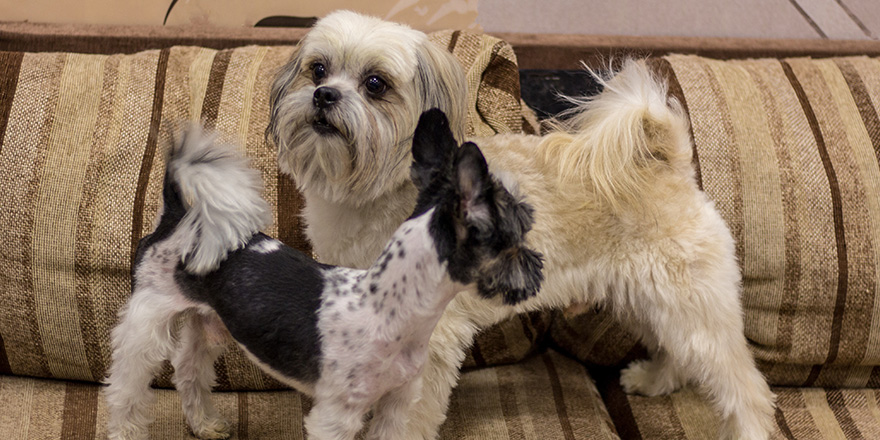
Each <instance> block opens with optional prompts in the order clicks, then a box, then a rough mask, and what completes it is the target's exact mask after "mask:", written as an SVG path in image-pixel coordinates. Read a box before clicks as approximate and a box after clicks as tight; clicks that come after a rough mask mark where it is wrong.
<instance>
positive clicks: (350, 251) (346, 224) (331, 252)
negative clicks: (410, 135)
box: [303, 179, 418, 269]
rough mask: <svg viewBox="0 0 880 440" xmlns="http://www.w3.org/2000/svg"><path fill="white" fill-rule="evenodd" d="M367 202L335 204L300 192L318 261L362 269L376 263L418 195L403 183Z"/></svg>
mask: <svg viewBox="0 0 880 440" xmlns="http://www.w3.org/2000/svg"><path fill="white" fill-rule="evenodd" d="M390 188H391V189H389V190H388V191H387V192H385V193H384V194H383V195H382V196H380V197H379V198H377V199H374V200H369V201H363V200H358V201H356V202H355V201H351V203H344V202H343V203H337V202H331V201H328V200H327V199H326V198H324V197H323V196H321V195H320V194H319V193H318V192H312V191H308V190H307V191H304V192H303V196H304V198H305V202H306V203H305V208H304V209H303V217H304V218H305V220H306V224H307V226H306V228H307V233H308V235H309V237H310V238H311V239H312V243H313V244H314V250H315V253H316V255H317V257H318V260H319V261H321V262H323V263H326V264H332V265H338V266H346V267H355V268H361V269H365V268H367V267H370V265H371V264H372V263H373V262H374V261H375V260H376V258H377V257H378V256H379V254H380V252H381V251H382V249H383V246H385V244H386V243H387V240H386V237H390V236H391V235H392V234H393V233H394V231H395V230H397V228H398V227H399V226H400V225H401V224H402V223H403V222H404V221H405V220H406V217H407V216H408V215H409V214H410V213H411V212H412V207H413V206H415V204H416V197H417V195H418V191H417V190H416V188H415V186H414V185H413V184H412V182H411V181H410V180H409V179H407V180H405V181H403V182H399V183H397V184H396V185H390Z"/></svg>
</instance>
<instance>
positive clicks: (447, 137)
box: [412, 108, 458, 189]
mask: <svg viewBox="0 0 880 440" xmlns="http://www.w3.org/2000/svg"><path fill="white" fill-rule="evenodd" d="M457 147H458V144H457V143H456V141H455V138H454V137H453V135H452V131H451V130H450V128H449V120H448V119H446V115H445V114H444V113H443V112H442V111H440V110H439V109H436V108H435V109H431V110H428V111H426V112H424V113H422V116H421V117H420V118H419V123H418V125H416V131H415V133H414V134H413V144H412V155H413V166H412V180H413V183H415V185H416V188H419V189H422V188H424V187H426V186H427V185H428V184H429V183H430V182H431V180H432V179H433V177H434V175H435V173H445V172H449V170H451V168H452V161H453V157H454V156H455V150H456V148H457Z"/></svg>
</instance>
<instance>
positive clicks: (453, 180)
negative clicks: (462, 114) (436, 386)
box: [106, 110, 543, 439]
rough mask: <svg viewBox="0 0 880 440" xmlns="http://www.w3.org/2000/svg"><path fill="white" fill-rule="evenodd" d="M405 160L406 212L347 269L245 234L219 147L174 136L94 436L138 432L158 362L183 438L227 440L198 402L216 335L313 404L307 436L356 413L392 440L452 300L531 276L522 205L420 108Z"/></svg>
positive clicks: (534, 283) (229, 163)
mask: <svg viewBox="0 0 880 440" xmlns="http://www.w3.org/2000/svg"><path fill="white" fill-rule="evenodd" d="M412 149H413V151H412V153H413V165H412V178H413V181H414V182H415V184H416V186H417V188H418V189H419V197H418V203H417V206H416V208H415V210H414V212H413V214H412V216H411V217H410V218H409V220H407V221H406V222H405V223H403V224H402V225H401V226H400V228H399V229H398V230H397V232H396V233H395V234H394V236H393V237H392V239H391V240H390V242H389V243H388V245H387V246H386V248H385V250H384V252H383V253H382V254H381V256H380V257H379V258H378V260H377V261H376V262H375V263H374V264H373V265H372V267H370V268H369V269H367V270H356V269H348V268H342V267H334V266H327V265H323V264H320V263H317V262H315V261H313V260H312V259H310V258H308V257H307V256H305V255H303V254H301V253H300V252H298V251H296V250H294V249H291V248H289V247H287V246H285V245H283V244H281V243H280V242H279V241H277V240H275V239H273V238H270V237H268V236H266V235H264V234H262V233H259V232H257V231H258V230H259V229H260V227H261V226H263V225H264V224H265V223H267V219H268V217H269V215H270V214H269V213H270V211H269V209H268V206H267V204H266V203H265V201H263V199H262V198H261V197H260V190H261V185H260V178H259V175H258V174H257V173H256V171H254V170H251V169H249V168H248V167H247V164H246V161H245V160H244V159H243V158H242V157H241V156H240V155H239V154H238V153H237V152H236V150H235V148H234V147H230V146H226V145H218V144H216V143H215V142H214V139H213V138H212V137H210V136H205V135H204V134H203V133H201V132H199V131H197V130H196V131H190V132H188V133H185V134H184V135H183V137H182V138H181V139H180V142H178V143H177V144H176V145H175V146H174V147H173V149H172V152H171V156H170V157H169V161H168V168H167V171H166V175H165V184H164V190H163V197H164V207H163V212H162V214H161V216H160V220H159V223H158V226H157V227H156V229H155V231H154V232H153V233H152V234H150V235H148V236H147V237H145V238H144V239H143V240H142V241H141V242H140V246H139V247H138V250H137V255H136V260H135V266H134V270H133V272H134V273H133V276H134V281H133V293H132V296H131V299H130V300H129V302H128V304H127V305H126V306H125V307H124V308H123V309H122V310H121V311H120V322H119V324H118V326H117V327H116V328H115V329H114V330H113V333H112V345H113V363H112V366H111V368H110V374H109V378H108V380H107V382H108V383H109V386H108V387H107V390H106V398H107V403H108V406H109V410H110V422H109V423H110V426H109V434H110V435H109V436H110V438H111V439H141V438H147V437H148V425H149V423H150V417H149V414H150V406H151V404H152V402H153V400H154V396H153V393H152V392H151V390H150V381H151V380H152V378H153V377H154V376H155V375H156V373H157V370H158V368H159V367H160V366H161V363H162V362H163V361H164V360H165V359H170V360H171V362H172V365H173V366H174V370H175V371H174V384H175V386H176V387H177V390H178V391H179V392H180V395H181V400H182V402H183V412H184V414H185V415H186V419H187V422H188V423H189V426H190V427H191V428H192V431H193V433H195V435H197V436H198V437H201V438H226V437H228V436H229V425H228V424H227V423H226V422H224V421H223V420H222V419H221V418H220V417H219V415H218V413H217V411H216V410H215V408H214V406H213V405H212V403H211V399H210V392H211V387H212V386H213V382H214V380H215V374H214V369H213V364H214V361H215V360H216V358H217V357H218V356H219V355H220V354H221V353H222V352H223V351H224V349H225V348H226V345H227V342H228V340H229V337H230V336H231V338H232V339H233V340H235V342H236V343H238V345H239V346H240V347H242V348H243V349H244V350H245V352H246V353H247V354H248V355H249V356H250V357H251V359H253V360H254V362H256V363H257V364H258V365H259V366H260V367H261V368H262V369H263V370H265V371H267V372H268V373H270V374H271V375H273V376H274V377H276V378H278V379H279V380H281V381H282V382H284V383H286V384H289V385H290V386H292V387H294V388H296V389H298V390H301V391H303V392H305V393H307V394H309V395H312V396H314V398H315V404H314V406H313V408H312V410H311V412H310V413H309V415H308V416H307V417H306V421H305V425H306V429H307V431H308V433H309V436H310V438H315V439H351V438H354V436H355V434H356V433H357V432H358V431H359V430H360V429H361V427H362V426H363V423H364V422H363V420H364V416H365V414H366V413H367V412H368V411H369V410H370V409H371V408H372V409H373V419H372V423H371V427H370V431H369V433H368V437H369V438H371V439H397V438H402V436H404V435H405V434H404V431H405V426H406V423H407V416H406V414H408V409H409V407H410V405H411V404H412V403H413V401H414V400H415V399H416V397H417V396H419V393H420V386H421V381H420V379H419V378H420V377H421V376H420V374H419V372H420V370H421V368H422V366H423V365H424V363H425V361H426V359H427V354H428V350H427V346H428V340H429V338H430V335H431V332H432V330H433V329H434V326H435V325H436V323H437V321H438V320H439V318H440V315H441V314H442V313H443V310H444V308H445V307H446V305H447V303H448V302H449V301H450V300H451V299H452V298H453V297H454V296H455V294H456V293H458V292H461V291H463V290H468V289H475V290H476V291H477V292H478V293H480V294H481V295H482V296H483V297H485V298H486V299H487V300H492V299H491V298H495V297H501V299H502V300H503V301H504V302H505V303H508V304H514V303H517V302H520V301H522V300H524V299H527V298H529V297H530V296H532V295H534V294H535V292H537V290H538V289H539V287H540V283H541V281H542V280H543V276H542V272H541V269H542V258H541V255H540V254H538V253H536V252H534V251H533V250H531V249H528V248H527V247H526V246H525V235H526V232H528V230H529V229H530V228H531V224H532V208H531V207H530V206H529V205H527V204H525V203H524V202H521V201H519V200H516V199H515V198H514V197H513V196H512V195H511V194H510V193H509V192H507V191H506V190H505V189H504V188H503V187H502V186H501V184H499V183H498V182H497V181H496V180H495V179H494V178H493V177H492V176H491V175H490V174H489V172H488V169H487V166H486V162H485V159H484V158H483V155H482V153H481V152H480V150H479V148H477V146H476V145H474V144H472V143H467V144H464V145H463V146H461V148H458V145H457V143H456V142H455V139H454V138H453V135H452V132H451V131H450V128H449V124H448V121H447V120H446V117H445V115H444V114H443V113H442V112H440V111H439V110H432V111H429V112H426V113H425V114H424V115H422V117H421V119H420V121H419V124H418V127H417V129H416V132H415V134H414V141H413V147H412ZM496 301H497V300H496ZM499 305H500V301H499ZM180 320H182V321H183V322H182V325H181V326H180V329H179V333H178V332H176V331H175V328H177V325H178V324H177V323H178V322H179V321H180ZM175 333H177V334H175Z"/></svg>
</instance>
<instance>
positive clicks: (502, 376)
mask: <svg viewBox="0 0 880 440" xmlns="http://www.w3.org/2000/svg"><path fill="white" fill-rule="evenodd" d="M497 375H498V399H499V401H500V402H501V412H502V414H504V425H505V427H506V429H507V436H508V437H510V438H511V439H514V440H516V439H523V438H528V437H526V435H525V428H524V427H523V420H522V419H523V417H522V414H521V412H520V407H519V403H518V401H517V400H518V399H517V392H516V391H517V390H516V385H517V384H518V383H519V382H520V380H519V379H520V378H519V377H517V376H515V375H514V374H513V372H512V371H511V370H509V369H505V368H499V369H498V372H497ZM531 408H532V409H534V406H532V407H531ZM530 428H531V426H530ZM530 431H533V430H531V429H530ZM532 433H533V432H532Z"/></svg>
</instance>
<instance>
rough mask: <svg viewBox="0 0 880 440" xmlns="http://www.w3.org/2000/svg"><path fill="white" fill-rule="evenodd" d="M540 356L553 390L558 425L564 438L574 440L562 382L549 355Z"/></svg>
mask: <svg viewBox="0 0 880 440" xmlns="http://www.w3.org/2000/svg"><path fill="white" fill-rule="evenodd" d="M541 358H542V360H543V361H544V366H545V367H546V368H547V376H548V378H549V379H550V388H551V391H553V401H554V402H556V415H557V417H559V426H560V428H562V434H563V436H564V437H565V440H575V437H574V431H573V430H572V429H571V421H570V420H569V419H568V408H567V407H566V406H565V397H564V396H563V395H562V383H561V382H560V381H559V374H558V373H557V372H556V366H555V365H553V359H551V358H550V356H549V355H547V354H543V355H541Z"/></svg>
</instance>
